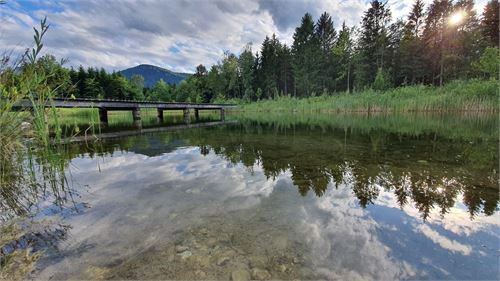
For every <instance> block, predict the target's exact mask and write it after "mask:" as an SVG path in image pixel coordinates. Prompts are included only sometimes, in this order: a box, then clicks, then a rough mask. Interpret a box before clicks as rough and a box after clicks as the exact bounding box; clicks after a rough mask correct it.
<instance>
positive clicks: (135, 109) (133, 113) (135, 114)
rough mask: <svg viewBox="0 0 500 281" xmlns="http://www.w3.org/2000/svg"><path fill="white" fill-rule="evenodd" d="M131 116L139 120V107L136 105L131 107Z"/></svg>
mask: <svg viewBox="0 0 500 281" xmlns="http://www.w3.org/2000/svg"><path fill="white" fill-rule="evenodd" d="M132 118H134V121H138V120H141V109H140V108H138V107H136V108H134V109H132Z"/></svg>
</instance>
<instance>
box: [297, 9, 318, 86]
mask: <svg viewBox="0 0 500 281" xmlns="http://www.w3.org/2000/svg"><path fill="white" fill-rule="evenodd" d="M319 50H320V47H319V40H318V38H317V37H316V34H315V33H314V21H313V19H312V16H311V15H310V14H309V13H306V14H305V15H304V16H303V17H302V22H301V24H300V26H299V27H297V28H296V29H295V33H294V34H293V45H292V54H293V62H292V65H293V73H294V81H295V89H294V95H296V96H297V95H298V96H310V95H311V94H312V93H313V92H315V90H317V89H318V88H317V84H316V81H317V77H318V73H319V71H320V68H319V64H318V58H319V54H318V53H319Z"/></svg>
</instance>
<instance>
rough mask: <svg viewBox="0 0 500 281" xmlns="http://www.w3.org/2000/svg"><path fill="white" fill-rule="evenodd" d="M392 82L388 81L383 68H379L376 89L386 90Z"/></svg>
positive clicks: (374, 86) (374, 85)
mask: <svg viewBox="0 0 500 281" xmlns="http://www.w3.org/2000/svg"><path fill="white" fill-rule="evenodd" d="M389 86H390V83H389V81H387V77H386V74H384V71H383V70H382V68H379V69H378V71H377V75H376V76H375V81H374V82H373V89H374V90H375V91H385V90H387V89H388V88H389Z"/></svg>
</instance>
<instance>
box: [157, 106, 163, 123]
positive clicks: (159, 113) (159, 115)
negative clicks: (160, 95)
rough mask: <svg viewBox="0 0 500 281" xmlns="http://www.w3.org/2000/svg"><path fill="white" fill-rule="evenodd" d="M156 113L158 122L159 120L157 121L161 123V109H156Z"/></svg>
mask: <svg viewBox="0 0 500 281" xmlns="http://www.w3.org/2000/svg"><path fill="white" fill-rule="evenodd" d="M156 111H157V113H158V114H157V117H158V120H159V121H163V109H161V108H157V109H156Z"/></svg>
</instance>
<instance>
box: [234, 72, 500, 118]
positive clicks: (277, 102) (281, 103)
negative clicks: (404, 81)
mask: <svg viewBox="0 0 500 281" xmlns="http://www.w3.org/2000/svg"><path fill="white" fill-rule="evenodd" d="M498 88H499V82H498V80H494V79H492V80H476V79H473V80H469V81H463V80H457V81H453V82H450V83H448V84H446V85H445V86H443V87H432V86H424V85H415V86H406V87H400V88H395V89H390V90H386V91H383V92H377V91H374V90H371V89H370V90H366V91H361V92H355V93H347V92H342V93H338V94H332V95H321V96H316V97H309V98H303V99H300V98H294V97H289V96H281V97H278V98H276V99H274V100H261V101H257V102H252V103H245V102H244V101H242V100H231V101H230V102H236V103H239V104H240V106H239V108H237V109H236V110H239V111H273V112H276V111H288V112H292V111H300V112H313V111H315V112H317V111H322V112H409V111H419V112H426V111H440V112H445V111H446V112H448V111H498V109H499V108H498V98H499V92H498Z"/></svg>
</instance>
